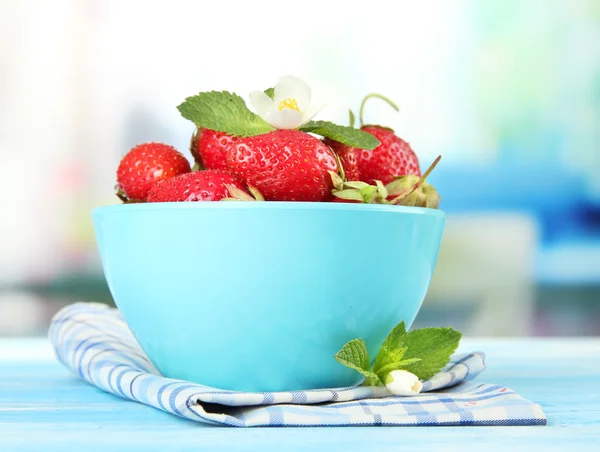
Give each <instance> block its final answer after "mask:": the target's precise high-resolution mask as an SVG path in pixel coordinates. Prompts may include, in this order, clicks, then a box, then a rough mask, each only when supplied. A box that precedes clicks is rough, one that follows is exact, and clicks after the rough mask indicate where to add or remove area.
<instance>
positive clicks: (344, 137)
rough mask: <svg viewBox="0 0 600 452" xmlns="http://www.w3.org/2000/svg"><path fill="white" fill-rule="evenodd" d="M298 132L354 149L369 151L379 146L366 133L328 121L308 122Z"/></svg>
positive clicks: (372, 137)
mask: <svg viewBox="0 0 600 452" xmlns="http://www.w3.org/2000/svg"><path fill="white" fill-rule="evenodd" d="M300 130H302V131H303V132H310V133H315V134H317V135H321V136H323V137H326V138H331V139H332V140H335V141H339V142H340V143H343V144H346V145H348V146H352V147H354V148H361V149H367V150H371V149H375V148H376V147H377V146H379V145H380V144H381V143H380V142H379V140H378V139H377V138H375V137H374V136H373V135H371V134H370V133H368V132H363V131H362V130H360V129H354V128H352V127H346V126H338V125H337V124H334V123H332V122H329V121H308V122H307V123H306V124H304V125H303V126H301V127H300Z"/></svg>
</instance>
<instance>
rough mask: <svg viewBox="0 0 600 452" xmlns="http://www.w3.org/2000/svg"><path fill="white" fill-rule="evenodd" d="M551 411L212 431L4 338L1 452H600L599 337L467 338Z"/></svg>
mask: <svg viewBox="0 0 600 452" xmlns="http://www.w3.org/2000/svg"><path fill="white" fill-rule="evenodd" d="M461 348H462V350H464V351H466V350H470V351H471V350H481V351H485V352H486V354H487V356H488V360H487V361H488V365H489V368H488V370H486V372H484V373H483V374H482V375H481V376H480V377H479V380H480V381H482V382H489V383H498V384H502V385H506V386H508V387H510V388H511V389H514V390H515V391H517V392H518V393H519V394H521V395H522V396H524V397H526V398H528V399H530V400H533V401H535V402H537V403H539V404H540V405H541V406H542V408H543V409H544V411H545V413H546V415H547V417H548V425H547V426H545V427H544V426H538V427H392V428H389V427H364V428H349V427H346V428H270V429H268V428H263V429H258V428H256V429H235V428H227V427H205V426H202V425H200V424H197V423H193V422H191V421H187V420H184V419H179V418H176V417H174V416H172V415H169V414H166V413H163V412H161V411H158V410H156V409H153V408H149V407H147V406H144V405H140V404H137V403H135V402H129V401H125V400H122V399H119V398H117V397H115V396H112V395H109V394H106V393H104V392H102V391H100V390H98V389H96V388H94V387H92V386H90V385H88V384H87V383H84V382H83V381H81V380H78V379H76V378H75V377H74V376H73V375H71V374H70V373H69V372H68V371H67V370H66V369H65V368H63V367H62V366H61V365H60V364H59V363H58V362H56V360H55V359H54V356H53V353H52V350H51V348H50V345H49V344H48V343H47V341H46V340H45V339H12V340H11V339H4V340H0V451H1V452H8V451H13V450H18V451H30V450H32V451H34V450H35V451H37V450H40V451H45V452H50V451H61V452H66V451H85V452H92V451H130V450H139V451H150V450H187V451H192V450H193V451H199V450H224V451H228V452H231V451H238V450H260V451H281V452H287V451H296V450H308V451H311V452H314V451H319V450H328V451H332V450H340V451H354V450H356V451H361V452H367V451H377V452H383V451H393V450H402V451H406V450H419V451H425V450H443V451H444V450H445V451H454V450H457V451H464V450H477V451H483V452H489V451H492V450H508V449H509V448H510V450H511V451H515V450H527V451H529V452H534V451H538V450H540V451H547V450H561V451H563V450H572V451H577V452H579V451H583V450H600V339H465V340H463V344H462V347H461Z"/></svg>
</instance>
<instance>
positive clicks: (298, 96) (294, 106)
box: [250, 75, 320, 129]
mask: <svg viewBox="0 0 600 452" xmlns="http://www.w3.org/2000/svg"><path fill="white" fill-rule="evenodd" d="M310 101H311V98H310V87H309V86H308V85H307V84H306V83H304V81H303V80H301V79H299V78H298V77H292V76H290V75H288V76H285V77H281V78H280V79H279V81H278V82H277V84H276V85H275V90H274V96H273V98H272V99H271V97H269V96H268V95H267V94H265V93H264V92H263V91H254V92H252V93H250V103H251V104H252V106H253V107H254V109H255V110H256V112H257V113H258V114H259V115H260V116H262V117H263V118H264V120H265V121H267V122H268V123H269V124H271V125H272V126H273V127H275V128H277V129H297V128H298V127H300V126H301V125H302V124H305V123H307V122H308V121H310V120H311V119H312V118H313V116H315V115H316V114H317V113H318V112H319V110H320V108H314V106H313V108H309V107H311V105H310Z"/></svg>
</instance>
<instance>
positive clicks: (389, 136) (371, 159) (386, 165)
mask: <svg viewBox="0 0 600 452" xmlns="http://www.w3.org/2000/svg"><path fill="white" fill-rule="evenodd" d="M361 130H363V131H365V132H369V133H370V134H371V135H373V136H374V137H375V138H377V139H378V140H379V141H380V142H381V144H380V145H379V146H377V147H376V148H375V149H373V150H372V151H367V150H366V149H359V150H356V161H357V166H358V171H359V173H360V177H361V179H360V180H362V181H365V182H367V183H369V184H373V183H375V181H376V180H380V181H381V182H383V183H384V184H388V183H390V182H391V181H393V180H394V177H396V176H404V175H407V174H414V175H416V176H420V175H421V169H420V167H419V159H418V158H417V155H416V154H415V153H414V152H413V150H412V149H411V147H410V145H409V144H408V143H407V142H406V141H404V140H402V139H401V138H399V137H398V136H396V135H395V134H394V132H393V131H392V130H390V129H387V128H385V127H380V126H363V127H361Z"/></svg>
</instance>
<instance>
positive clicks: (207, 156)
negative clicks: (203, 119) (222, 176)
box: [190, 129, 239, 169]
mask: <svg viewBox="0 0 600 452" xmlns="http://www.w3.org/2000/svg"><path fill="white" fill-rule="evenodd" d="M238 139H239V137H234V136H231V135H227V134H226V133H225V132H217V131H216V130H210V129H198V131H197V132H196V134H195V135H194V137H193V138H192V145H191V149H190V150H191V152H192V155H193V156H194V159H195V160H196V162H197V163H198V164H199V165H200V167H201V168H206V169H228V166H227V158H226V157H227V148H228V147H229V145H231V144H232V143H234V142H235V141H237V140H238Z"/></svg>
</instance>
